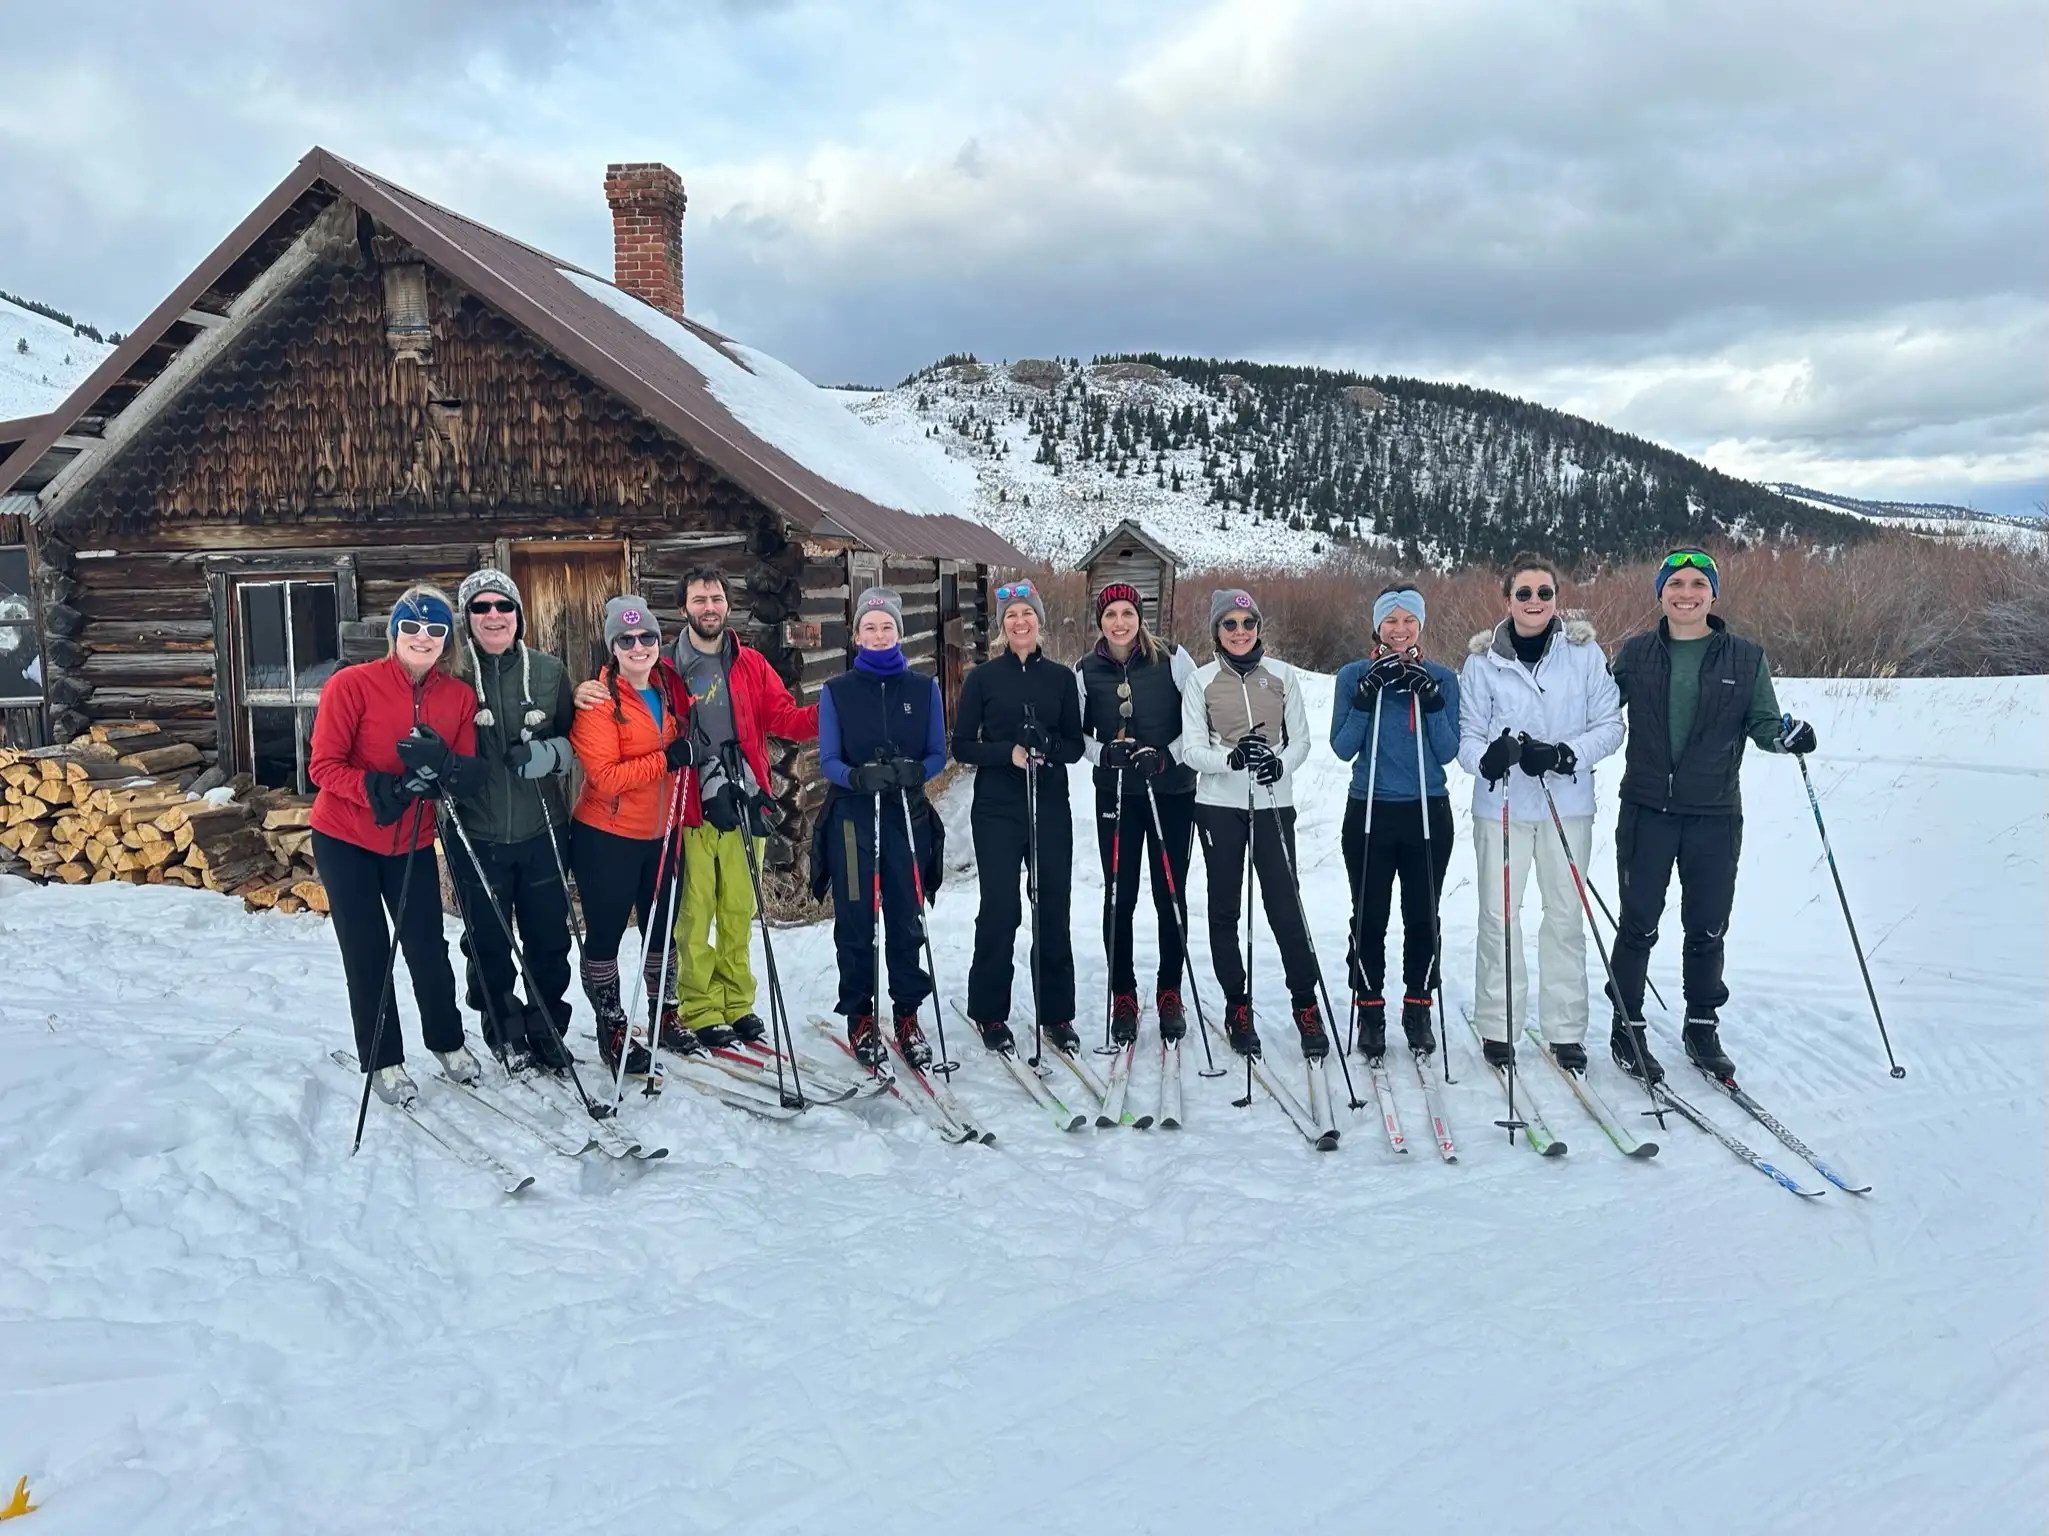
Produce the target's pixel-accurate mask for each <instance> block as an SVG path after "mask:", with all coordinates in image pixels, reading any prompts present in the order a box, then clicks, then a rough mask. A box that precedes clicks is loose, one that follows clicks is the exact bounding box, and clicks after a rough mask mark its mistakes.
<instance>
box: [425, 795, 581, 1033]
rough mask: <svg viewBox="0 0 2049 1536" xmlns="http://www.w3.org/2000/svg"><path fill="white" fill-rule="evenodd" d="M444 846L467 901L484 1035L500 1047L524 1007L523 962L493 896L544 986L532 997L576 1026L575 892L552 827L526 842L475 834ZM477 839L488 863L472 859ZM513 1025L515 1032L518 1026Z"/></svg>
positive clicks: (475, 995) (473, 999) (551, 1016)
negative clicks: (517, 992) (552, 843)
mask: <svg viewBox="0 0 2049 1536" xmlns="http://www.w3.org/2000/svg"><path fill="white" fill-rule="evenodd" d="M442 847H443V848H444V849H445V850H446V851H447V854H448V868H449V874H450V875H451V876H452V877H453V879H454V881H455V896H456V901H457V903H458V904H459V905H460V906H461V908H462V919H463V939H462V952H463V954H464V956H465V957H467V959H468V961H469V966H468V970H467V974H466V977H465V981H466V983H467V985H466V987H465V996H464V1001H465V1002H467V1003H468V1004H469V1005H470V1007H472V1008H474V1009H475V1010H476V1011H477V1012H478V1013H480V1014H482V1015H483V1018H484V1038H485V1040H487V1041H489V1042H490V1044H491V1048H492V1049H493V1050H497V1049H498V1048H499V1047H500V1046H501V1045H503V1044H504V1043H505V1034H506V1026H507V1024H509V1023H512V1022H513V1021H516V1020H517V1019H519V1017H520V1016H521V1014H522V1013H523V1011H524V1010H523V1009H522V1007H521V1005H520V1004H519V1003H518V1002H517V1000H516V999H514V997H513V991H512V989H513V987H514V986H515V985H516V984H518V983H519V982H520V981H521V980H522V977H521V976H520V971H519V963H518V961H517V959H515V957H514V956H513V953H512V946H511V945H510V944H508V943H507V942H506V940H505V929H504V927H503V926H502V925H501V924H500V923H499V921H498V918H497V917H496V916H494V915H493V913H492V910H491V899H492V898H495V899H496V900H497V903H498V911H499V912H501V913H503V914H504V916H505V921H506V922H508V923H511V924H512V926H513V931H514V932H515V933H516V934H517V935H518V938H519V947H520V951H521V953H522V954H524V955H525V956H526V968H527V970H528V972H529V973H531V974H532V976H533V982H534V986H535V987H537V988H538V989H539V990H540V994H541V995H540V996H539V997H530V998H528V999H527V1002H528V1003H530V1004H532V1005H533V1006H534V1007H536V1008H538V1009H540V1010H541V1011H542V1012H543V1013H544V1014H546V1015H547V1018H548V1021H549V1022H550V1023H551V1024H553V1025H554V1026H555V1031H556V1033H557V1034H560V1033H562V1032H563V1031H564V1030H566V1029H567V1028H568V1027H569V1003H568V1000H567V999H568V996H569V894H568V892H566V891H564V890H563V889H562V873H561V870H560V869H559V868H558V867H557V865H556V863H555V851H554V850H553V849H551V848H550V847H549V846H548V834H547V833H545V832H543V833H542V834H541V835H540V836H538V837H531V838H528V839H527V840H526V841H525V842H523V843H480V842H477V841H476V840H475V835H474V834H472V835H471V840H470V844H469V845H468V847H466V846H465V845H464V843H463V841H462V839H461V838H459V837H453V836H451V837H450V838H447V839H444V840H443V842H442ZM470 847H474V848H475V849H476V855H477V860H478V862H479V863H481V864H482V865H483V868H482V870H481V871H480V870H479V869H478V868H477V867H476V865H473V864H472V863H471V862H470V855H469V848H470ZM487 884H488V886H489V891H490V895H489V896H488V897H487V896H486V894H485V888H486V885H487ZM512 1032H513V1033H514V1034H515V1035H516V1034H517V1029H516V1028H515V1029H514V1030H513V1031H512Z"/></svg>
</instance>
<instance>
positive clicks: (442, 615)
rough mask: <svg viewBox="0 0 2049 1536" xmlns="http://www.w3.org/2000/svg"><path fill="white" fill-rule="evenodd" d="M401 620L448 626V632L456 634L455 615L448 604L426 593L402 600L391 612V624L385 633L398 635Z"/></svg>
mask: <svg viewBox="0 0 2049 1536" xmlns="http://www.w3.org/2000/svg"><path fill="white" fill-rule="evenodd" d="M400 619H418V620H420V621H421V622H422V623H425V624H446V625H447V626H448V632H449V633H450V634H451V635H452V634H454V633H455V614H454V612H453V610H451V609H450V608H449V606H448V604H446V603H444V602H443V601H442V600H441V599H440V598H438V597H435V596H433V595H432V594H430V593H426V592H410V593H408V594H407V595H406V596H404V597H402V598H400V599H399V600H398V602H397V603H396V604H395V605H394V606H393V608H392V610H391V623H390V624H388V625H386V626H385V633H386V634H388V635H396V634H397V633H398V621H399V620H400Z"/></svg>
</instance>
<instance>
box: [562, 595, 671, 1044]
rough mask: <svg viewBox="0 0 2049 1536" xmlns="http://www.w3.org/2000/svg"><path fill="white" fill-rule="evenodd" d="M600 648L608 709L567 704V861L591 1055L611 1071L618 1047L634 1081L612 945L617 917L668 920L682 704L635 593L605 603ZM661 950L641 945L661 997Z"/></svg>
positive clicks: (664, 926) (645, 925)
mask: <svg viewBox="0 0 2049 1536" xmlns="http://www.w3.org/2000/svg"><path fill="white" fill-rule="evenodd" d="M605 645H606V647H607V649H609V650H610V652H611V660H609V661H608V662H606V663H605V667H604V670H603V671H602V672H600V673H599V674H598V680H599V681H600V682H602V683H603V684H604V685H605V690H606V692H607V693H609V694H610V695H611V705H610V707H609V708H604V709H585V710H579V711H577V716H576V723H575V725H574V726H573V727H572V728H571V730H570V733H569V743H570V745H571V746H572V747H574V748H575V749H576V756H577V760H578V761H579V762H581V763H582V764H583V773H584V784H583V794H582V795H581V796H580V797H578V799H577V802H576V810H575V812H574V814H573V816H572V818H571V824H570V829H569V860H570V864H571V867H573V868H574V869H575V871H576V889H577V894H578V895H579V896H580V897H581V898H582V901H583V920H584V935H583V991H584V995H585V996H586V997H588V998H589V999H590V1003H591V1008H592V1011H594V1012H595V1013H596V1014H597V1019H598V1051H599V1054H601V1055H602V1056H603V1057H604V1059H605V1065H606V1066H607V1067H609V1068H610V1069H611V1070H612V1071H614V1072H617V1071H618V1070H619V1053H620V1051H621V1050H622V1049H625V1050H626V1054H627V1061H626V1073H627V1075H628V1076H629V1077H644V1076H646V1075H647V1072H648V1070H649V1066H650V1058H649V1056H648V1052H647V1048H646V1047H645V1046H644V1045H641V1044H638V1043H634V1044H631V1045H630V1046H628V1044H627V1041H626V1035H627V1028H626V1022H627V1021H626V1009H625V1007H624V1005H623V1004H622V1003H621V1002H620V999H619V941H620V940H621V939H622V938H623V937H624V936H625V933H626V922H627V919H628V918H636V919H637V921H638V924H639V927H640V931H641V932H642V933H643V934H649V933H663V934H666V933H667V932H668V930H669V927H670V925H671V923H673V921H674V912H673V893H674V891H675V888H676V876H677V870H676V868H675V862H674V861H675V860H676V859H678V858H680V857H681V856H682V845H681V841H680V839H678V838H677V837H676V836H675V835H674V834H675V829H676V810H677V801H676V796H677V793H678V791H679V790H680V788H681V786H682V770H683V769H684V768H685V767H686V766H687V765H688V763H689V760H690V733H689V731H688V730H687V729H686V728H685V727H686V725H687V721H688V715H687V711H688V708H689V704H688V695H687V694H686V693H685V691H684V688H683V680H682V678H680V677H679V676H677V674H676V669H675V668H674V667H673V666H671V665H670V664H669V663H668V662H667V661H665V660H663V659H662V626H661V621H660V620H658V619H657V618H656V617H655V615H654V610H653V609H652V608H650V607H648V606H647V604H646V603H645V602H644V601H643V600H642V599H640V598H638V597H634V596H631V595H628V596H625V597H615V598H613V599H612V600H611V601H610V602H609V603H607V604H605ZM665 849H666V850H667V852H666V854H665V852H664V850H665ZM658 883H659V885H660V887H661V889H660V890H659V891H657V889H656V886H657V884H658ZM658 896H659V898H660V899H659V903H658V902H657V897H658ZM658 904H659V906H660V909H661V913H660V921H659V922H657V921H656V907H657V905H658ZM668 948H669V947H668V945H667V944H666V943H662V944H648V945H646V946H645V951H646V956H645V960H644V965H643V968H644V971H645V973H646V977H647V995H648V996H649V997H650V998H659V997H661V995H662V981H663V977H662V974H661V969H662V960H663V957H664V956H665V955H666V954H667V953H668ZM671 981H672V984H673V978H671Z"/></svg>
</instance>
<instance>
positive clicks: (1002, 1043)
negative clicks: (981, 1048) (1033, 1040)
mask: <svg viewBox="0 0 2049 1536" xmlns="http://www.w3.org/2000/svg"><path fill="white" fill-rule="evenodd" d="M973 1022H974V1025H975V1028H976V1030H977V1031H979V1032H980V1034H981V1036H982V1044H984V1045H986V1046H987V1047H988V1048H989V1049H990V1050H992V1051H1002V1052H1004V1053H1005V1054H1008V1053H1009V1052H1011V1051H1014V1050H1016V1049H1017V1041H1016V1040H1014V1039H1013V1038H1011V1033H1010V1024H1009V1021H1007V1020H1005V1019H990V1020H989V1021H987V1022H986V1023H984V1022H983V1021H981V1020H979V1019H978V1020H975V1021H973Z"/></svg>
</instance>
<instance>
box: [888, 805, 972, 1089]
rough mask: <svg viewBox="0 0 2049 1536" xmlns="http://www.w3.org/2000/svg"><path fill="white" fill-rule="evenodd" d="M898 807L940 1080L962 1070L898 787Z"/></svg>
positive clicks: (912, 834)
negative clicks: (949, 1035)
mask: <svg viewBox="0 0 2049 1536" xmlns="http://www.w3.org/2000/svg"><path fill="white" fill-rule="evenodd" d="M896 795H897V804H898V805H900V806H902V807H903V812H904V843H905V845H906V846H907V847H908V848H909V849H910V850H911V892H912V894H913V895H915V896H916V897H917V898H918V938H919V940H920V941H921V942H922V943H923V944H924V946H925V979H926V981H928V982H930V983H931V986H932V1025H933V1028H934V1029H936V1030H937V1031H938V1034H939V1060H938V1061H937V1062H935V1063H934V1064H933V1065H932V1067H931V1069H930V1070H932V1071H934V1072H937V1073H938V1074H939V1075H940V1076H941V1077H945V1076H948V1075H950V1074H951V1073H954V1072H957V1071H959V1070H960V1063H959V1062H957V1061H955V1060H954V1059H953V1058H952V1057H951V1056H949V1055H948V1054H947V1052H946V1010H945V1009H944V1008H942V1007H941V1006H940V1005H939V961H938V958H937V957H936V956H935V955H934V954H933V952H932V923H931V920H930V919H929V918H927V917H926V916H925V872H924V871H923V870H922V869H920V868H919V867H918V834H917V829H916V828H915V827H914V826H913V825H912V823H911V792H910V791H909V790H908V789H905V788H904V787H903V785H901V784H899V785H897V787H896Z"/></svg>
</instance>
